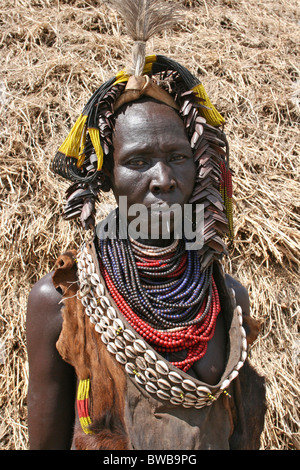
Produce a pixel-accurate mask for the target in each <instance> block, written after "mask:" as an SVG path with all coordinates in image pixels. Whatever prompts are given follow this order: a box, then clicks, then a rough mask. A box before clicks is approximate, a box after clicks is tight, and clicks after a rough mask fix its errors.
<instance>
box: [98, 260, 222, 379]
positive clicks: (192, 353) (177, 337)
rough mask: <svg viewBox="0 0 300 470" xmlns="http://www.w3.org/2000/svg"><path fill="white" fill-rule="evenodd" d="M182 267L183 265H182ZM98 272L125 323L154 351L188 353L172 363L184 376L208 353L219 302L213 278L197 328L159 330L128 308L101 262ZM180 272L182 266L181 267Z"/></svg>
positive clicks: (203, 303) (218, 310) (201, 309)
mask: <svg viewBox="0 0 300 470" xmlns="http://www.w3.org/2000/svg"><path fill="white" fill-rule="evenodd" d="M183 264H184V262H183ZM100 268H101V272H102V275H103V277H104V280H105V282H106V285H107V288H108V290H109V292H110V294H111V296H112V298H113V300H114V301H115V303H116V305H117V306H118V308H119V310H120V311H121V312H122V314H123V315H124V317H125V318H126V319H127V321H128V323H129V324H130V325H131V326H132V327H133V328H134V330H135V331H136V332H137V333H138V334H140V335H141V336H142V337H143V338H144V339H145V341H147V342H148V343H149V344H150V345H151V346H152V347H153V348H154V349H155V350H156V351H158V352H161V353H170V352H178V351H182V350H187V356H186V358H185V359H184V360H182V361H174V362H172V364H173V365H174V366H176V367H178V368H180V369H182V370H183V371H184V372H186V371H187V370H188V369H189V368H190V367H191V366H192V365H193V364H194V363H195V362H197V361H198V360H199V359H201V358H202V357H203V356H204V355H205V353H206V350H207V343H208V341H209V340H210V339H211V338H212V337H213V335H214V332H215V327H216V320H217V316H218V314H219V312H220V301H219V295H218V290H217V287H216V284H215V281H214V279H213V277H212V294H211V296H212V299H211V302H210V308H209V310H208V312H207V314H206V315H205V317H204V319H203V321H202V322H201V323H200V324H194V325H191V326H188V327H184V328H181V327H180V326H179V327H175V328H173V329H170V330H158V329H155V328H153V327H152V326H150V325H149V324H148V323H147V322H145V321H144V320H142V319H141V318H140V317H139V316H138V315H137V314H136V313H135V312H134V311H133V310H132V308H131V307H130V306H129V305H128V303H127V302H126V301H125V300H124V298H123V297H122V296H121V295H120V293H119V292H118V290H117V288H116V286H115V285H114V283H113V282H112V280H111V278H110V276H109V274H108V272H107V270H106V269H105V267H104V265H103V263H101V260H100ZM180 269H182V266H180ZM206 303H207V298H206V299H205V300H204V301H203V302H202V305H201V306H200V308H199V313H198V315H197V318H200V317H201V315H202V313H203V312H204V310H205V307H206Z"/></svg>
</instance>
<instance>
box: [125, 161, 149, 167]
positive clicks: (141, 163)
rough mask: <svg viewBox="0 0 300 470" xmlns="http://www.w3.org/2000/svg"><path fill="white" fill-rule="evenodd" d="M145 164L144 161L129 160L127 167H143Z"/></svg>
mask: <svg viewBox="0 0 300 470" xmlns="http://www.w3.org/2000/svg"><path fill="white" fill-rule="evenodd" d="M145 164H146V162H145V161H144V160H131V161H130V162H129V165H131V166H143V165H145Z"/></svg>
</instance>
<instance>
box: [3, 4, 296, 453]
mask: <svg viewBox="0 0 300 470" xmlns="http://www.w3.org/2000/svg"><path fill="white" fill-rule="evenodd" d="M173 1H174V0H173ZM177 3H178V4H181V6H182V5H184V6H185V13H184V21H183V23H182V24H181V25H177V26H176V27H175V28H174V31H173V32H168V33H164V34H163V35H162V36H161V37H158V38H155V39H153V40H152V42H151V43H150V45H149V48H148V52H149V53H152V52H159V53H162V54H165V55H169V56H170V57H173V58H175V59H176V60H178V61H179V62H181V63H182V64H184V65H186V66H188V67H189V68H190V69H191V70H192V71H193V72H194V73H195V74H197V75H198V76H199V77H200V79H201V80H202V82H203V83H204V85H205V87H206V89H207V92H208V94H209V95H210V98H211V100H212V101H213V102H214V103H215V104H217V107H218V109H219V111H220V112H221V113H222V114H223V115H224V116H225V117H226V119H227V125H226V130H227V135H228V138H229V141H230V146H231V166H232V168H233V170H234V172H235V178H234V186H235V200H234V203H235V204H234V207H235V209H234V211H235V234H236V240H235V242H234V244H233V245H232V247H231V261H230V262H228V271H229V272H230V273H232V274H233V275H234V276H236V277H237V278H238V279H239V280H240V281H241V282H242V283H243V284H244V285H245V286H247V288H248V289H249V292H250V296H251V304H252V312H253V316H254V317H255V318H260V319H261V320H262V333H261V336H260V337H259V339H258V340H257V341H256V343H255V345H254V346H253V347H252V349H251V353H250V357H251V361H252V363H253V364H255V365H256V367H257V369H258V371H259V372H260V373H262V374H264V375H266V377H267V400H268V413H267V417H266V425H265V431H264V433H263V436H262V442H261V448H262V449H299V447H300V437H299V433H298V430H299V401H298V400H299V382H298V378H299V362H300V338H299V336H298V325H299V294H298V293H299V255H298V251H299V241H300V234H299V219H300V217H299V209H300V197H299V196H300V194H299V193H300V189H299V137H298V127H297V123H299V113H300V104H299V93H300V91H299V63H297V60H298V57H297V51H298V50H299V43H298V44H297V40H299V13H300V12H299V9H298V10H297V0H259V1H258V0H247V1H246V0H239V1H238V0H199V1H189V0H185V1H183V0H180V1H179V0H178V2H177ZM0 15H1V16H0V17H1V20H0V28H1V39H0V48H1V57H0V60H1V67H0V70H1V72H0V73H1V76H0V108H1V114H0V119H1V123H0V126H1V127H0V128H1V160H0V164H1V172H0V189H1V202H2V204H1V239H0V243H1V251H0V276H1V294H0V295H1V299H0V300H1V301H0V308H1V313H0V315H1V317H0V328H1V331H0V334H1V336H0V443H1V444H0V448H1V449H26V448H27V447H28V437H27V427H26V426H27V425H26V413H27V411H26V393H27V383H28V370H27V363H26V345H25V314H26V300H27V296H28V292H29V290H30V288H31V286H32V285H33V283H34V282H35V281H36V280H37V279H39V278H40V277H41V276H42V275H44V274H45V273H47V272H48V271H49V270H51V269H52V267H53V263H54V260H55V258H56V256H57V255H58V254H59V253H60V252H61V251H62V250H65V249H66V248H68V247H70V246H72V247H73V246H74V244H75V246H77V245H78V244H79V243H80V242H81V234H80V231H79V229H78V225H77V224H76V223H75V222H74V223H71V224H70V223H66V222H64V221H62V220H61V219H60V216H59V211H60V209H61V206H62V203H63V193H64V188H65V186H64V183H63V182H61V183H59V184H58V183H57V179H55V178H53V176H52V174H51V173H50V171H49V169H48V166H49V162H50V160H51V158H52V157H53V155H54V153H55V151H56V148H57V146H58V144H60V143H61V142H62V140H63V139H64V137H65V136H66V134H67V132H68V130H69V129H70V127H71V125H72V124H73V122H74V120H75V118H76V117H77V115H78V114H79V113H80V112H81V109H82V106H83V104H84V103H85V102H86V101H87V98H88V97H89V96H90V94H91V92H92V91H93V90H94V89H95V88H97V87H98V85H99V84H100V83H101V82H102V81H103V80H104V79H107V78H109V77H110V76H112V75H113V74H114V73H115V72H116V71H118V70H119V69H122V68H123V66H124V57H125V56H127V55H128V54H130V42H129V40H128V38H127V37H126V35H125V34H124V28H123V25H122V21H121V19H120V18H119V17H118V16H117V15H116V13H115V12H113V11H112V10H111V9H110V7H109V2H104V1H101V0H99V1H96V0H86V1H84V0H71V1H66V0H2V1H1V6H0ZM186 50H188V56H186V55H185V54H186ZM111 202H112V200H111V199H109V198H107V199H106V203H105V205H104V206H103V207H104V209H103V211H104V213H105V211H107V210H108V209H109V207H108V206H109V204H110V203H111Z"/></svg>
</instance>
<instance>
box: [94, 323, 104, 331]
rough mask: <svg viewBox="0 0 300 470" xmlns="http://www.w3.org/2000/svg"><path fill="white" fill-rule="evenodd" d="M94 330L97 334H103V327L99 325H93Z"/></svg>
mask: <svg viewBox="0 0 300 470" xmlns="http://www.w3.org/2000/svg"><path fill="white" fill-rule="evenodd" d="M95 330H96V331H97V333H103V331H104V329H103V327H102V326H101V325H100V324H99V323H97V325H95Z"/></svg>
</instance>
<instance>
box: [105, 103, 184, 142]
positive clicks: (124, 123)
mask: <svg viewBox="0 0 300 470" xmlns="http://www.w3.org/2000/svg"><path fill="white" fill-rule="evenodd" d="M153 142H161V143H164V145H166V146H167V145H169V146H172V145H173V146H174V145H176V143H180V144H182V145H189V141H188V138H187V136H186V131H185V127H184V124H183V121H182V120H181V118H180V117H179V115H178V114H177V112H176V111H175V110H174V109H172V108H170V107H169V106H166V105H164V104H161V103H157V102H153V101H144V102H134V103H132V104H131V105H130V106H127V107H126V109H124V110H123V111H122V112H121V113H120V114H119V115H118V117H117V119H116V124H115V131H114V135H113V144H114V147H116V146H117V147H118V146H120V145H122V146H124V145H126V147H127V148H128V149H130V148H131V147H134V146H135V145H140V146H142V147H145V149H146V147H147V146H151V144H152V143H153Z"/></svg>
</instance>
